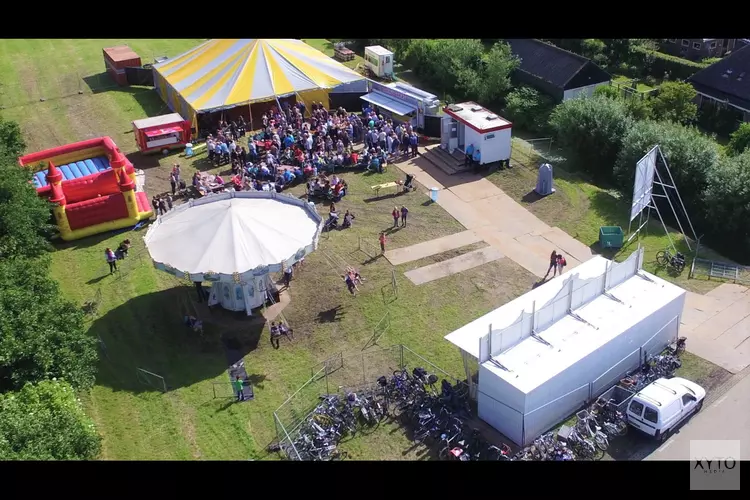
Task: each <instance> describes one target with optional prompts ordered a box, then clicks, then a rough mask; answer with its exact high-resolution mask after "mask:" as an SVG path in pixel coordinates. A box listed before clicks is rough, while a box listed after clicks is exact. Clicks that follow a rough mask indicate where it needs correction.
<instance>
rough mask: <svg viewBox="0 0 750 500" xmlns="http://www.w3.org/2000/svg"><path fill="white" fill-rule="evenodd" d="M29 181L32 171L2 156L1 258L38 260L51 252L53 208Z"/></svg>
mask: <svg viewBox="0 0 750 500" xmlns="http://www.w3.org/2000/svg"><path fill="white" fill-rule="evenodd" d="M0 148H2V146H0ZM29 181H31V172H30V171H29V170H25V169H23V168H21V167H20V166H19V165H18V164H17V163H16V161H15V157H8V156H2V155H1V153H0V259H9V258H13V257H38V256H40V255H42V254H43V253H45V252H46V251H47V250H48V249H49V243H48V237H49V236H50V234H51V233H52V231H53V229H54V228H53V227H52V226H51V225H50V224H49V222H48V221H49V220H50V208H49V205H48V203H47V201H46V200H44V199H42V198H40V197H39V196H38V195H37V193H36V189H34V187H33V186H32V185H31V184H30V182H29Z"/></svg>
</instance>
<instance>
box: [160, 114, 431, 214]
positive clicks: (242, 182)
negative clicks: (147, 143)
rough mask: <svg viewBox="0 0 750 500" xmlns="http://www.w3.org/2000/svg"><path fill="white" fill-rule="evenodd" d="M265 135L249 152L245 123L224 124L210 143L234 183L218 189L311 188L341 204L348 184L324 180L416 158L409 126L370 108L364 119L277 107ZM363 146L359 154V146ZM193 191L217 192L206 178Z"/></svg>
mask: <svg viewBox="0 0 750 500" xmlns="http://www.w3.org/2000/svg"><path fill="white" fill-rule="evenodd" d="M260 122H261V124H262V130H261V131H260V132H259V133H257V134H256V135H254V136H252V137H249V138H248V141H247V147H245V146H243V145H241V144H240V142H239V139H240V138H241V137H244V136H245V135H246V133H247V128H248V126H247V123H246V122H245V121H244V119H243V118H240V119H239V120H237V121H231V122H226V121H223V120H222V121H220V122H219V124H218V127H217V129H216V130H215V132H213V133H211V134H209V135H208V137H207V139H206V145H207V151H208V159H209V161H210V162H211V164H212V165H215V166H221V165H231V169H232V179H231V183H227V182H224V180H223V179H221V178H220V177H218V176H217V177H218V178H217V179H216V180H215V183H216V184H222V185H223V184H228V185H231V186H232V188H233V189H237V190H253V189H255V190H275V191H277V192H281V191H282V190H283V189H285V188H286V187H289V186H292V185H295V184H297V183H300V182H305V181H307V182H308V188H314V189H308V192H309V194H311V195H315V196H324V197H328V198H331V199H340V197H341V196H340V194H341V193H342V192H343V193H344V194H345V192H346V184H345V183H341V184H340V183H337V182H329V180H330V179H329V178H328V176H327V175H326V174H334V173H335V172H336V171H337V169H342V168H367V169H370V170H372V171H374V172H383V171H384V168H385V166H386V165H387V163H388V162H389V161H393V160H394V159H395V158H398V157H400V156H404V155H411V156H412V157H413V156H416V155H417V152H418V144H419V138H418V136H417V133H416V131H415V130H414V129H413V128H412V126H411V125H410V124H404V125H402V124H399V123H395V124H394V122H393V121H392V120H391V119H389V118H383V116H382V115H379V114H378V113H377V111H376V110H374V109H372V108H371V107H369V106H367V107H365V108H364V109H363V114H362V116H361V117H360V116H358V115H357V114H355V113H349V112H347V111H346V110H345V109H343V108H339V109H337V110H331V111H329V110H327V109H326V107H325V106H324V105H323V104H322V103H313V104H312V105H311V109H310V110H309V112H308V110H307V109H306V106H305V104H304V103H302V102H299V103H296V104H289V103H287V102H285V103H283V104H281V107H280V108H279V107H276V106H273V107H272V108H271V109H270V110H269V111H268V112H266V113H264V114H263V115H262V116H261V119H260ZM359 142H364V145H365V147H364V149H363V150H362V151H361V152H357V151H356V150H355V147H354V146H355V144H356V143H359ZM170 183H172V192H173V194H174V193H175V191H176V189H177V188H178V187H180V186H181V184H180V177H179V172H178V173H177V174H176V175H172V176H170ZM193 186H194V187H195V188H196V189H198V191H200V192H201V194H204V193H206V192H208V191H213V190H215V188H216V186H215V185H212V186H207V185H206V181H205V179H203V177H202V176H196V177H195V178H194V179H193Z"/></svg>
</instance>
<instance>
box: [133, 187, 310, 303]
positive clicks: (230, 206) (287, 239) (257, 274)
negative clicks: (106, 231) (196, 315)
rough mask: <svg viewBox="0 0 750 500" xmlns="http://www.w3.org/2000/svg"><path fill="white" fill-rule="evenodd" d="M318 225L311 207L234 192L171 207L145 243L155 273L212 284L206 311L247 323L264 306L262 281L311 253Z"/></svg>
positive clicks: (288, 198) (297, 201)
mask: <svg viewBox="0 0 750 500" xmlns="http://www.w3.org/2000/svg"><path fill="white" fill-rule="evenodd" d="M321 222H322V219H321V217H320V215H318V213H317V211H316V210H315V207H314V205H313V204H311V203H308V202H306V201H304V200H300V199H297V198H295V197H293V196H288V195H283V194H277V193H275V192H265V191H263V192H261V191H257V192H235V191H233V192H229V193H222V194H216V195H209V196H207V197H205V198H202V199H199V200H191V201H190V202H189V203H186V204H184V205H181V206H179V207H177V208H176V209H175V210H172V211H171V212H168V213H167V214H166V215H164V216H162V217H159V218H158V219H157V221H156V222H155V223H154V224H152V225H151V227H149V229H148V232H147V233H146V236H145V238H144V240H145V242H146V247H147V248H148V251H149V253H150V255H151V258H152V259H153V261H154V266H155V267H156V268H157V269H161V270H163V271H166V272H168V273H170V274H174V275H175V276H178V277H181V278H186V279H189V280H190V281H194V282H203V281H208V282H211V283H212V287H211V295H210V297H209V305H214V304H221V306H222V307H224V308H226V309H229V310H232V311H242V310H244V311H247V314H248V315H249V314H251V310H252V309H254V308H256V307H259V306H261V305H263V303H264V302H265V299H266V292H267V291H268V290H269V288H270V287H271V286H272V283H271V281H270V280H269V279H268V275H269V273H273V272H279V271H281V270H282V269H284V268H285V267H288V266H291V265H293V264H294V263H296V262H297V261H299V260H300V259H302V258H304V257H305V255H307V254H309V253H310V252H312V251H313V250H315V248H317V245H318V238H319V236H320V229H321Z"/></svg>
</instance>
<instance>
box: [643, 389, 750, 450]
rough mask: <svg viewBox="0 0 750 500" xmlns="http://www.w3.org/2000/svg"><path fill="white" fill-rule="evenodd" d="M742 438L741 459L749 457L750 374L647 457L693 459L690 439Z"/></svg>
mask: <svg viewBox="0 0 750 500" xmlns="http://www.w3.org/2000/svg"><path fill="white" fill-rule="evenodd" d="M714 439H716V440H739V441H740V457H738V458H741V459H747V458H750V377H745V378H744V379H742V380H741V381H740V382H739V383H738V384H737V385H735V386H734V387H732V388H731V389H730V390H729V391H727V393H726V394H724V396H722V397H720V398H719V399H718V400H717V401H716V402H714V403H713V404H711V405H710V406H704V407H703V409H702V410H701V411H700V412H699V413H697V414H696V415H694V416H693V417H692V418H691V419H690V420H689V421H688V422H687V423H686V424H685V425H684V426H682V427H681V428H680V429H679V430H678V432H677V433H676V434H675V435H674V436H672V437H671V438H669V440H668V441H667V442H666V443H664V444H663V445H662V446H661V447H659V448H658V449H656V450H655V451H654V452H653V453H651V454H650V455H649V456H648V457H647V458H646V460H690V441H691V440H714Z"/></svg>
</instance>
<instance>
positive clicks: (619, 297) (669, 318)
mask: <svg viewBox="0 0 750 500" xmlns="http://www.w3.org/2000/svg"><path fill="white" fill-rule="evenodd" d="M642 262H643V250H642V249H640V250H638V251H636V252H634V253H633V254H632V255H631V256H630V258H628V259H627V260H626V261H624V262H622V263H611V262H610V261H609V260H607V259H605V258H603V257H600V256H597V257H594V258H593V259H591V260H589V261H587V262H584V263H583V264H581V265H579V266H577V267H576V268H575V269H574V270H571V271H570V272H568V273H565V274H563V275H562V276H559V277H557V278H554V279H553V280H551V281H549V282H548V283H546V284H544V285H542V286H540V287H538V288H536V289H534V290H532V291H531V292H529V293H527V294H525V295H523V296H522V297H519V298H518V299H516V300H514V301H512V302H509V303H508V304H506V305H505V306H502V307H500V308H499V309H497V310H495V311H493V312H491V313H489V314H487V315H485V316H484V317H482V318H479V319H478V320H476V321H474V322H472V323H469V324H468V325H466V326H464V327H463V328H461V329H459V330H457V331H455V332H453V333H451V334H449V335H447V336H446V339H447V340H449V341H450V342H452V343H453V344H455V345H456V346H458V347H459V349H460V350H461V352H462V354H463V356H464V363H465V365H466V369H467V377H470V378H473V377H474V374H473V373H471V372H472V371H473V370H472V367H471V362H472V361H474V363H477V364H478V369H477V372H478V373H477V377H478V382H477V384H476V386H474V387H473V393H474V394H475V395H476V399H477V403H478V408H479V417H480V418H481V419H482V420H484V421H485V422H487V423H489V424H490V425H492V426H493V427H494V428H495V429H497V430H498V431H500V432H501V433H503V434H504V435H505V436H506V437H508V438H509V439H511V440H512V441H513V442H515V443H516V444H518V445H528V444H530V443H531V442H532V441H533V440H534V439H535V438H537V437H538V436H539V435H541V434H542V433H544V432H545V431H547V430H549V429H550V428H552V427H553V426H554V425H556V424H558V423H559V422H560V421H562V420H564V419H565V418H566V417H567V416H569V415H571V414H572V413H574V412H575V411H576V410H577V409H578V408H580V407H581V406H582V405H583V404H584V403H585V402H587V401H590V400H592V399H593V398H596V397H597V396H598V395H600V394H601V393H603V392H604V391H605V390H607V389H608V388H609V387H611V386H612V385H614V384H616V383H617V381H618V380H620V379H621V378H622V376H623V375H624V374H625V373H627V372H628V371H630V370H632V369H634V368H636V367H638V366H639V365H640V363H641V362H642V360H643V359H644V358H645V356H646V354H655V353H658V352H660V351H661V350H662V349H663V348H664V347H665V346H666V345H668V344H669V343H670V342H672V341H673V340H674V339H675V338H676V337H677V336H678V330H679V326H680V317H681V315H682V309H683V306H684V303H685V295H686V292H685V290H683V289H682V288H680V287H678V286H676V285H673V284H671V283H669V282H667V281H664V280H662V279H661V278H658V277H656V276H654V275H652V274H649V273H647V272H645V271H643V270H642V269H641V265H642Z"/></svg>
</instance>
